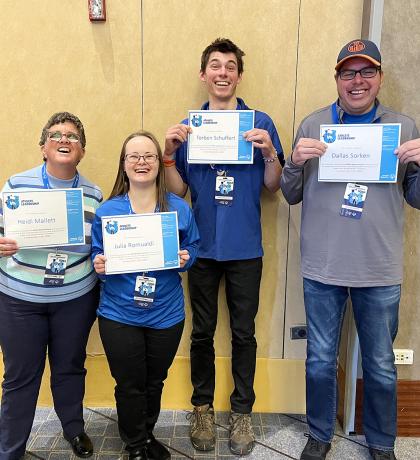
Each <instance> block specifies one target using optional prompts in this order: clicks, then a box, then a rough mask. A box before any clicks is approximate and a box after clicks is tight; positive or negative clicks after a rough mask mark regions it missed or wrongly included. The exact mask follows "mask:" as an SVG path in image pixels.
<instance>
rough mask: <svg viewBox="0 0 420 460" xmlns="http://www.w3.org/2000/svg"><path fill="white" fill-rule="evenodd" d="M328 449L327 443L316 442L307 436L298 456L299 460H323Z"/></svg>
mask: <svg viewBox="0 0 420 460" xmlns="http://www.w3.org/2000/svg"><path fill="white" fill-rule="evenodd" d="M330 449H331V444H330V443H329V442H321V441H317V440H316V439H314V438H313V437H311V436H309V439H308V442H307V443H306V446H305V448H304V449H303V452H302V455H301V456H300V460H324V459H325V457H326V456H327V453H328V451H329V450H330Z"/></svg>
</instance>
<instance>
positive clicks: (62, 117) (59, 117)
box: [39, 112, 86, 148]
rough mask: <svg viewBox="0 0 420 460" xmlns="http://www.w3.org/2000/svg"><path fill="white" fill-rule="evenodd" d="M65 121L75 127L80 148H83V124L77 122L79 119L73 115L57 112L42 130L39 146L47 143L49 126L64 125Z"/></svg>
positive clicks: (84, 143) (84, 137)
mask: <svg viewBox="0 0 420 460" xmlns="http://www.w3.org/2000/svg"><path fill="white" fill-rule="evenodd" d="M66 121H69V122H70V123H73V124H74V126H76V128H77V131H78V134H79V136H80V144H81V146H82V148H85V145H86V136H85V128H84V127H83V124H82V122H81V121H80V120H79V118H78V117H76V115H73V114H72V113H69V112H57V113H55V114H54V115H52V116H51V117H50V119H49V120H48V121H47V123H46V125H45V126H44V127H43V128H42V133H41V138H40V140H39V145H44V144H45V142H46V141H47V135H48V130H49V129H50V128H51V126H54V125H58V124H60V123H65V122H66Z"/></svg>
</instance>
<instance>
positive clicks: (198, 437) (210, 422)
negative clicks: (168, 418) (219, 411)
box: [187, 404, 216, 451]
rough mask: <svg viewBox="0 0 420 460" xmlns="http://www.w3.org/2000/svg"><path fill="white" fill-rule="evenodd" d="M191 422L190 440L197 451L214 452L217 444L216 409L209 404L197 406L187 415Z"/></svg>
mask: <svg viewBox="0 0 420 460" xmlns="http://www.w3.org/2000/svg"><path fill="white" fill-rule="evenodd" d="M187 419H188V420H189V421H190V439H191V443H192V445H193V446H194V447H195V448H196V449H197V450H203V451H207V450H213V449H214V445H215V444H216V431H215V428H214V409H213V408H212V407H210V405H209V404H205V405H204V406H195V407H194V410H193V411H192V412H190V413H189V414H188V415H187Z"/></svg>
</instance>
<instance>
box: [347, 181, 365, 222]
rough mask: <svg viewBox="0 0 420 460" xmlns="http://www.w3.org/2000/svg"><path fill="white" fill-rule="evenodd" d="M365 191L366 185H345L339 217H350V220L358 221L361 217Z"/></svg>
mask: <svg viewBox="0 0 420 460" xmlns="http://www.w3.org/2000/svg"><path fill="white" fill-rule="evenodd" d="M367 191H368V188H367V186H366V185H359V184H353V183H349V184H347V185H346V191H345V192H344V199H343V204H342V205H341V210H340V215H341V216H343V217H350V219H360V218H361V217H362V212H363V206H364V205H365V200H366V195H367Z"/></svg>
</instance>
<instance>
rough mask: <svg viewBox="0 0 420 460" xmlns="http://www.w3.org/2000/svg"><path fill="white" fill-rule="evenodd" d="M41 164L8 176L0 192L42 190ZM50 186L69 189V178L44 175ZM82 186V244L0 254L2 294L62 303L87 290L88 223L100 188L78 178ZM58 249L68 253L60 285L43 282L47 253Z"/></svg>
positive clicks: (90, 281)
mask: <svg viewBox="0 0 420 460" xmlns="http://www.w3.org/2000/svg"><path fill="white" fill-rule="evenodd" d="M41 171H42V166H38V167H36V168H33V169H31V170H29V171H25V172H22V173H19V174H16V175H14V176H12V177H11V178H10V179H9V180H8V181H7V182H6V184H5V185H4V187H3V189H2V192H7V191H11V190H20V191H26V190H31V189H43V188H45V187H44V183H43V180H42V173H41ZM48 179H49V182H50V185H51V187H52V188H71V187H72V184H73V179H71V180H61V179H57V178H55V177H52V176H48ZM78 187H80V188H83V204H84V220H85V234H86V242H85V243H86V244H84V245H81V246H67V247H59V248H55V247H54V248H38V249H21V250H20V251H18V252H17V253H16V254H15V255H14V256H13V257H0V291H1V292H2V293H4V294H6V295H9V296H12V297H15V298H17V299H21V300H26V301H30V302H64V301H67V300H72V299H75V298H77V297H80V296H82V295H84V294H86V293H87V292H89V291H90V290H91V289H92V288H93V286H94V285H95V284H96V281H97V277H96V273H95V272H94V270H93V267H92V263H91V259H90V248H91V225H92V221H93V217H94V215H95V211H96V209H97V208H98V206H99V204H100V202H101V201H102V193H101V191H100V189H99V188H98V187H97V186H96V185H94V184H92V183H91V182H89V181H88V180H87V179H85V178H84V177H83V176H80V177H79V184H78ZM0 236H4V225H3V203H2V200H1V196H0ZM56 250H58V252H60V253H64V254H67V255H68V261H67V269H66V273H65V277H64V284H63V285H62V286H49V285H44V274H45V267H46V264H47V257H48V254H49V253H50V252H55V251H56Z"/></svg>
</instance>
